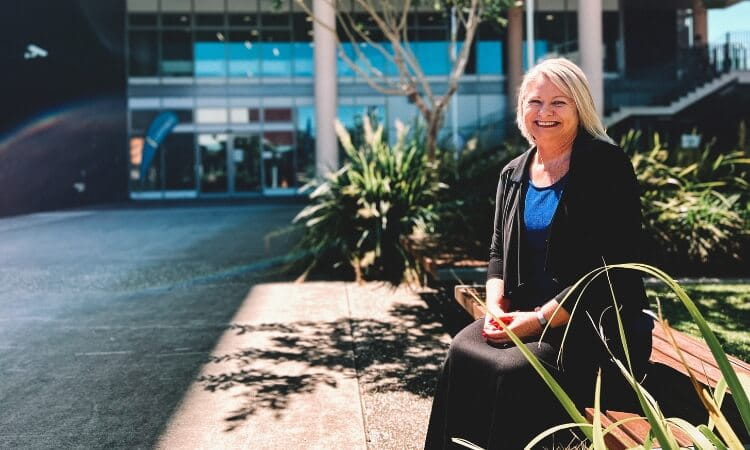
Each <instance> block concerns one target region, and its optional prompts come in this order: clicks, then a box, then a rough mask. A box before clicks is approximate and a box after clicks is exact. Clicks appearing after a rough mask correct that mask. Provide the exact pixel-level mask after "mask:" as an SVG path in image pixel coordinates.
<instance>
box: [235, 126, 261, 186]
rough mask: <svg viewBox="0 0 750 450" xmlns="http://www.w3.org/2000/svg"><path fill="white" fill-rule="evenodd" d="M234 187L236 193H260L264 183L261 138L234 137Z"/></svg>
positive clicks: (256, 136) (255, 135)
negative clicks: (261, 162)
mask: <svg viewBox="0 0 750 450" xmlns="http://www.w3.org/2000/svg"><path fill="white" fill-rule="evenodd" d="M231 141H232V169H233V170H232V172H231V173H232V183H231V184H232V186H233V187H234V192H259V191H260V190H261V189H262V186H263V181H262V174H261V170H260V168H261V164H260V136H259V135H257V134H247V135H244V134H243V135H239V134H238V135H234V136H232V139H231Z"/></svg>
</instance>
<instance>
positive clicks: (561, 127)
mask: <svg viewBox="0 0 750 450" xmlns="http://www.w3.org/2000/svg"><path fill="white" fill-rule="evenodd" d="M523 121H524V125H525V126H526V129H527V130H528V132H529V133H530V134H531V135H532V136H533V137H534V140H535V141H536V144H537V146H544V145H553V146H558V145H565V144H569V143H572V142H573V140H574V139H575V137H576V134H577V132H578V110H577V109H576V105H575V102H574V101H573V99H572V98H570V97H568V96H567V95H565V93H564V92H563V91H561V90H560V89H559V88H558V87H557V86H555V85H554V84H553V83H552V82H551V81H550V80H549V79H548V78H547V77H546V76H544V75H542V76H539V77H538V78H537V79H535V80H533V81H531V82H530V83H529V86H528V88H527V89H526V93H525V95H524V100H523Z"/></svg>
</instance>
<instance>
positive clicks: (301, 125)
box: [296, 106, 315, 185]
mask: <svg viewBox="0 0 750 450" xmlns="http://www.w3.org/2000/svg"><path fill="white" fill-rule="evenodd" d="M296 123H297V142H296V146H297V174H296V176H297V180H298V182H299V184H300V185H302V184H305V183H307V182H309V181H310V180H312V179H313V178H315V108H313V107H312V106H302V107H299V108H297V122H296Z"/></svg>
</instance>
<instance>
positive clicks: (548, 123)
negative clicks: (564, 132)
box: [534, 120, 560, 128]
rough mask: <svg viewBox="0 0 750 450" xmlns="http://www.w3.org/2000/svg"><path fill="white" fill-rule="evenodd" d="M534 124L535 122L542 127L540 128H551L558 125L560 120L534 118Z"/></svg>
mask: <svg viewBox="0 0 750 450" xmlns="http://www.w3.org/2000/svg"><path fill="white" fill-rule="evenodd" d="M534 124H536V126H538V127H542V128H552V127H555V126H557V125H559V124H560V122H555V121H552V120H550V121H546V120H535V121H534Z"/></svg>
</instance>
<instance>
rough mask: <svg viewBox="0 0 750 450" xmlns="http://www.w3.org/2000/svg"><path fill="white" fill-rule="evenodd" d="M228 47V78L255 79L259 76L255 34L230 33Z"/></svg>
mask: <svg viewBox="0 0 750 450" xmlns="http://www.w3.org/2000/svg"><path fill="white" fill-rule="evenodd" d="M255 31H257V30H255ZM228 47H229V48H228V56H229V76H230V77H241V78H255V77H258V76H259V75H260V43H259V40H258V35H257V32H256V33H253V32H252V31H230V32H229V43H228Z"/></svg>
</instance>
